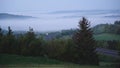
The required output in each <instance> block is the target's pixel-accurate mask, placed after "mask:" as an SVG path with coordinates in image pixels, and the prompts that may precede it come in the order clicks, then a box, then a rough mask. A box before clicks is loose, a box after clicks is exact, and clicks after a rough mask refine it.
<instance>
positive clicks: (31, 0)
mask: <svg viewBox="0 0 120 68" xmlns="http://www.w3.org/2000/svg"><path fill="white" fill-rule="evenodd" d="M119 6H120V0H0V12H9V11H56V10H109V9H112V10H116V9H120V7H119Z"/></svg>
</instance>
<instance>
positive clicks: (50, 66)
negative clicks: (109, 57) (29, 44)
mask: <svg viewBox="0 0 120 68" xmlns="http://www.w3.org/2000/svg"><path fill="white" fill-rule="evenodd" d="M109 64H111V63H106V62H101V63H100V66H90V65H78V64H73V63H67V62H61V61H58V60H54V59H47V58H43V57H24V56H18V55H7V54H1V55H0V68H114V66H110V65H109Z"/></svg>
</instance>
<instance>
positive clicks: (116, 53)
mask: <svg viewBox="0 0 120 68" xmlns="http://www.w3.org/2000/svg"><path fill="white" fill-rule="evenodd" d="M96 52H97V53H98V54H104V55H107V56H112V57H115V58H119V59H120V55H119V51H116V50H110V49H105V48H97V49H96Z"/></svg>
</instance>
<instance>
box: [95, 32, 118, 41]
mask: <svg viewBox="0 0 120 68" xmlns="http://www.w3.org/2000/svg"><path fill="white" fill-rule="evenodd" d="M94 38H95V39H96V40H106V41H108V40H119V41H120V35H116V34H109V33H103V34H99V35H94Z"/></svg>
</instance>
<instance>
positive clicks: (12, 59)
mask: <svg viewBox="0 0 120 68" xmlns="http://www.w3.org/2000/svg"><path fill="white" fill-rule="evenodd" d="M0 64H2V65H4V64H5V65H6V64H63V62H61V61H58V60H54V59H47V58H44V57H24V56H18V55H7V54H2V55H0Z"/></svg>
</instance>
